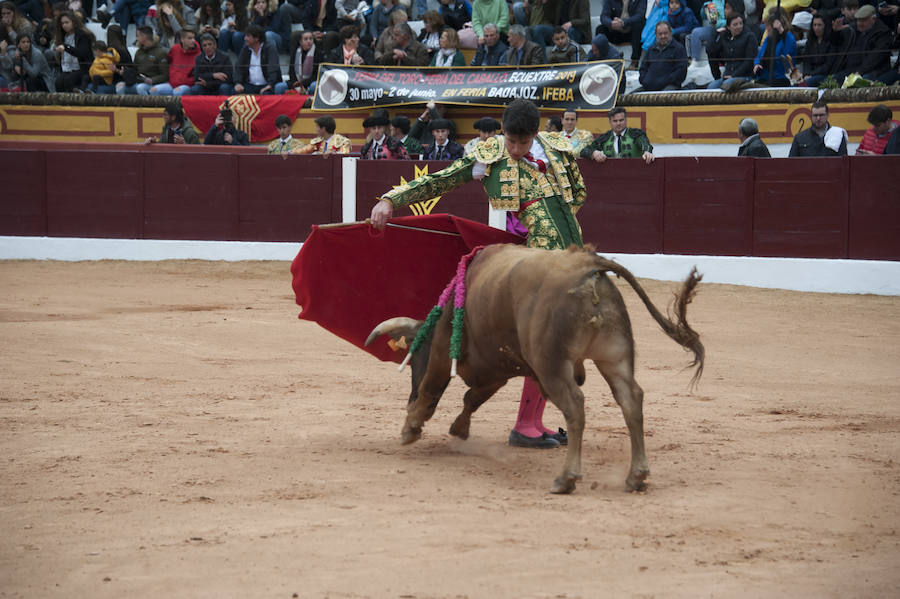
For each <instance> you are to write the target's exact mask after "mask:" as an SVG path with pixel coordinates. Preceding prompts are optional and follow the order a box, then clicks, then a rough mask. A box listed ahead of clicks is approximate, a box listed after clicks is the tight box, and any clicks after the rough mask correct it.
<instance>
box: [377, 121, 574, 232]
mask: <svg viewBox="0 0 900 599" xmlns="http://www.w3.org/2000/svg"><path fill="white" fill-rule="evenodd" d="M536 139H537V141H538V143H540V144H541V147H542V148H543V149H544V153H546V154H547V158H548V159H549V160H550V164H549V165H548V166H547V169H546V173H541V172H540V171H539V170H538V169H536V168H534V167H532V166H531V165H530V164H528V163H527V162H525V161H524V160H513V159H512V158H511V157H510V156H509V154H508V153H507V151H506V147H505V146H504V145H503V142H502V141H501V140H498V138H496V137H494V138H491V139H488V140H486V141H483V142H481V143H479V144H478V145H477V146H476V147H475V151H474V152H473V153H472V154H468V155H466V156H464V157H462V158H460V159H459V160H456V161H454V162H453V163H452V164H451V165H450V166H448V167H447V168H445V169H444V170H442V171H438V172H436V173H434V174H431V175H425V176H423V177H419V178H418V179H414V180H412V181H410V182H409V183H407V184H405V185H401V186H399V187H397V188H395V189H394V190H392V191H389V192H388V193H386V194H384V195H383V196H381V197H382V198H383V199H385V200H388V201H389V202H390V203H391V204H392V205H393V206H394V208H399V207H401V206H407V205H409V204H415V203H416V202H421V201H423V200H427V199H430V198H433V197H435V196H439V195H443V194H445V193H447V192H448V191H450V190H453V189H456V188H457V187H459V186H461V185H463V184H465V183H468V182H469V181H471V180H472V178H473V177H472V169H473V167H475V165H476V164H477V163H479V162H480V163H483V164H484V165H486V167H487V169H486V171H485V175H484V178H483V179H482V180H481V183H482V184H483V185H484V189H485V191H486V192H487V195H488V198H489V199H490V202H491V206H492V207H493V208H494V209H496V210H510V211H513V212H518V218H519V221H520V222H521V223H522V224H523V225H524V226H525V227H526V228H527V229H528V240H527V242H526V244H527V245H528V247H534V248H541V249H548V250H557V249H566V248H567V247H569V246H570V245H572V244H575V245H577V246H579V247H580V246H581V245H582V244H583V242H582V240H581V227H580V226H579V225H578V221H577V220H576V219H575V213H576V212H578V209H579V208H581V206H582V205H583V204H584V199H585V196H586V195H587V192H586V190H585V187H584V179H582V178H581V171H580V170H578V164H577V163H576V162H575V156H574V155H573V154H572V145H571V143H570V141H569V140H568V139H566V138H565V136H563V135H561V134H560V133H547V132H544V131H542V132H540V133H538V136H537V138H536ZM523 205H524V206H525V207H524V208H522V206H523Z"/></svg>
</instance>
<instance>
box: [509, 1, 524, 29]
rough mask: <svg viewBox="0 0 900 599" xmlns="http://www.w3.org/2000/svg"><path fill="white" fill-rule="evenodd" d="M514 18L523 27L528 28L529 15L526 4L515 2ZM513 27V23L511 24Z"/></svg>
mask: <svg viewBox="0 0 900 599" xmlns="http://www.w3.org/2000/svg"><path fill="white" fill-rule="evenodd" d="M513 18H514V19H515V21H516V23H517V24H519V25H521V26H522V27H528V15H527V14H525V3H524V2H513ZM510 25H512V23H510Z"/></svg>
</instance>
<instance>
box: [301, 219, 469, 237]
mask: <svg viewBox="0 0 900 599" xmlns="http://www.w3.org/2000/svg"><path fill="white" fill-rule="evenodd" d="M371 222H372V221H371V219H368V218H367V219H366V220H357V221H353V222H348V223H329V224H327V225H318V227H319V228H320V229H340V228H343V227H352V226H353V225H368V224H371ZM387 226H388V227H393V228H395V229H408V230H410V231H421V232H422V233H437V234H439V235H453V236H455V237H461V235H460V234H459V233H453V232H452V231H435V230H433V229H423V228H421V227H410V226H408V225H398V224H395V223H387Z"/></svg>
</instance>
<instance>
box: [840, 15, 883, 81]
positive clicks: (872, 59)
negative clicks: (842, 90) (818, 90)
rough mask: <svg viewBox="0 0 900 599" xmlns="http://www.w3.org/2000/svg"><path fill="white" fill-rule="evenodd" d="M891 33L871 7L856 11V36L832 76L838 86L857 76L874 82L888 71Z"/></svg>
mask: <svg viewBox="0 0 900 599" xmlns="http://www.w3.org/2000/svg"><path fill="white" fill-rule="evenodd" d="M891 44H892V39H891V32H890V30H889V29H888V28H887V26H886V25H885V24H884V23H883V22H881V20H879V18H878V15H876V14H875V7H874V6H872V5H871V4H864V5H862V6H860V7H859V10H857V11H856V35H855V37H854V39H853V41H852V42H851V43H850V46H849V47H848V48H847V63H846V65H845V66H844V68H843V69H842V70H841V71H839V72H838V73H835V75H834V78H835V79H836V80H837V81H838V82H842V81H843V80H844V78H845V77H847V75H849V74H851V73H859V74H860V75H862V77H863V78H864V79H868V80H869V81H875V80H876V79H878V78H879V77H882V76H883V75H885V74H887V72H888V71H890V70H891Z"/></svg>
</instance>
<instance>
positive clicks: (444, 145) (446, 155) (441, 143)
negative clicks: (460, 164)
mask: <svg viewBox="0 0 900 599" xmlns="http://www.w3.org/2000/svg"><path fill="white" fill-rule="evenodd" d="M428 128H429V129H430V130H431V136H432V137H434V143H433V144H429V145H427V146H425V152H424V153H423V154H422V159H423V160H456V159H457V158H462V157H463V154H464V153H465V150H464V149H463V147H462V146H461V145H459V144H458V143H456V142H455V141H452V140H451V139H450V121H448V120H447V119H432V120H431V123H430V124H429V125H428Z"/></svg>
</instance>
